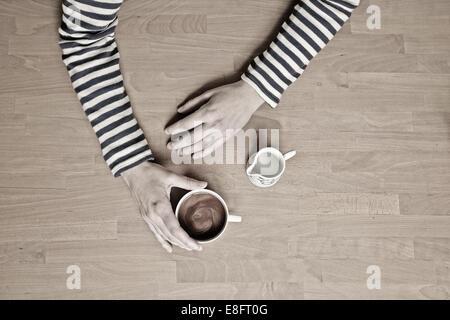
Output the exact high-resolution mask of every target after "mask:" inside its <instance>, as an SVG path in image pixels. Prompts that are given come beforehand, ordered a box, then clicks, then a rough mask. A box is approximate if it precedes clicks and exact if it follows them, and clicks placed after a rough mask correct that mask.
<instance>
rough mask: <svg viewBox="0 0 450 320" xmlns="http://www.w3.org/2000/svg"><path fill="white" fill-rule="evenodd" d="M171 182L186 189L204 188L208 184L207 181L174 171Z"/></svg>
mask: <svg viewBox="0 0 450 320" xmlns="http://www.w3.org/2000/svg"><path fill="white" fill-rule="evenodd" d="M170 182H171V184H172V185H173V186H175V187H179V188H182V189H185V190H195V189H204V188H206V186H207V185H208V183H207V182H206V181H199V180H195V179H193V178H189V177H186V176H182V175H179V174H176V173H173V174H172V175H171V178H170Z"/></svg>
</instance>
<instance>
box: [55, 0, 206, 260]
mask: <svg viewBox="0 0 450 320" xmlns="http://www.w3.org/2000/svg"><path fill="white" fill-rule="evenodd" d="M121 4H122V0H63V17H62V25H61V28H60V30H59V34H60V36H61V41H60V46H61V48H62V50H63V60H64V63H65V64H66V66H67V70H68V71H69V75H70V79H71V80H72V84H73V87H74V89H75V91H76V92H77V95H78V98H79V99H80V102H81V104H82V105H83V109H84V111H85V113H86V115H87V117H88V119H89V121H90V122H91V125H92V127H93V128H94V131H95V133H96V135H97V137H98V139H99V141H100V145H101V148H102V152H103V157H104V158H105V160H106V163H107V164H108V166H109V168H110V169H111V171H112V173H113V174H114V176H116V177H117V176H119V175H121V174H122V177H123V179H124V181H125V183H126V184H127V186H128V188H129V189H130V192H131V194H132V196H133V198H134V199H135V201H136V203H137V205H138V207H139V211H140V212H141V215H142V217H143V219H144V221H145V222H146V223H147V225H148V227H149V228H150V230H151V231H152V232H153V233H154V234H155V237H156V239H157V240H158V241H159V243H160V244H161V245H162V246H163V248H164V249H166V250H167V251H169V252H172V245H177V246H179V247H181V248H183V249H186V250H201V247H200V246H199V245H198V243H197V242H196V241H194V240H193V239H191V238H190V237H189V235H188V234H187V233H186V232H185V231H184V230H183V229H182V228H181V227H180V224H179V223H178V220H177V219H176V217H175V215H174V213H173V210H172V207H171V205H170V190H171V189H172V187H174V186H177V187H180V188H185V189H188V190H191V189H199V188H205V187H206V182H203V181H197V180H194V179H190V178H187V177H184V176H180V175H177V174H175V173H172V172H170V171H168V170H166V169H165V168H163V167H161V166H159V165H157V164H155V163H153V162H148V161H146V160H151V159H153V157H152V153H151V151H150V148H149V146H148V143H147V140H146V139H145V136H144V133H143V132H142V130H141V128H140V127H139V125H138V123H137V121H136V119H135V118H134V115H133V110H132V109H131V105H130V100H129V98H128V95H127V93H126V91H125V88H124V85H123V77H122V74H121V73H120V68H119V51H118V50H117V45H116V41H115V38H114V32H115V29H116V26H117V12H118V11H119V8H120V5H121Z"/></svg>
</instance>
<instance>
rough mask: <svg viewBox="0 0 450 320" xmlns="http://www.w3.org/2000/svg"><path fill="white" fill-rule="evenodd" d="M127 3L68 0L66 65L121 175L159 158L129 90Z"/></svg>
mask: <svg viewBox="0 0 450 320" xmlns="http://www.w3.org/2000/svg"><path fill="white" fill-rule="evenodd" d="M121 4H122V0H63V4H62V8H63V16H62V24H61V28H60V29H59V34H60V43H59V44H60V47H61V48H62V52H63V61H64V63H65V65H66V66H67V70H68V72H69V76H70V79H71V81H72V84H73V87H74V89H75V91H76V93H77V95H78V98H79V99H80V102H81V104H82V106H83V110H84V112H85V113H86V115H87V117H88V119H89V121H90V123H91V125H92V127H93V129H94V131H95V134H96V135H97V137H98V140H99V142H100V146H101V149H102V152H103V157H104V159H105V161H106V163H107V164H108V166H109V168H110V169H111V171H112V173H113V174H114V176H115V177H117V176H120V174H121V173H122V172H123V171H125V170H127V169H129V168H132V167H134V166H136V165H137V164H139V163H141V162H143V161H146V160H152V159H153V156H152V153H151V150H150V148H149V146H148V142H147V140H146V138H145V136H144V133H143V131H142V130H141V128H140V127H139V124H138V123H137V121H136V119H135V117H134V115H133V110H132V108H131V104H130V100H129V98H128V95H127V93H126V91H125V87H124V84H123V77H122V74H121V72H120V67H119V51H118V48H117V45H116V41H115V28H116V26H117V12H118V11H119V9H120V6H121Z"/></svg>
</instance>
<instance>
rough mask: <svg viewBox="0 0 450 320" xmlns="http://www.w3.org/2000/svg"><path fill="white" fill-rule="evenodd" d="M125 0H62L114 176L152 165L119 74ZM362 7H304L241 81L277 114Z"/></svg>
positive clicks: (325, 3)
mask: <svg viewBox="0 0 450 320" xmlns="http://www.w3.org/2000/svg"><path fill="white" fill-rule="evenodd" d="M122 2H123V0H63V5H62V7H63V16H62V24H61V28H60V29H59V34H60V47H61V48H62V51H63V61H64V63H65V65H66V66H67V70H68V72H69V76H70V79H71V81H72V84H73V87H74V89H75V91H76V93H77V95H78V98H79V100H80V102H81V104H82V106H83V110H84V111H85V113H86V115H87V117H88V119H89V121H90V123H91V125H92V127H93V129H94V131H95V133H96V135H97V137H98V139H99V142H100V146H101V149H102V153H103V157H104V159H105V161H106V163H107V164H108V166H109V168H110V169H111V171H112V173H113V174H114V176H116V177H117V176H120V174H121V173H122V172H123V171H125V170H127V169H129V168H132V167H134V166H136V165H138V164H139V163H141V162H143V161H147V160H152V159H153V156H152V152H151V150H150V147H149V145H148V142H147V140H146V138H145V136H144V133H143V132H142V129H141V128H140V127H139V124H138V123H137V121H136V119H135V117H134V115H133V111H132V108H131V104H130V100H129V98H128V95H127V93H126V90H125V87H124V83H123V77H122V74H121V72H120V68H119V57H120V56H119V51H118V48H117V44H116V41H115V29H116V27H117V23H118V20H117V13H118V11H119V9H120V6H121V4H122ZM358 4H359V0H300V1H299V3H298V4H297V5H296V6H295V8H294V12H293V13H292V15H291V16H290V17H289V18H288V20H287V21H286V22H285V23H284V24H283V26H282V29H281V31H280V33H279V34H278V36H277V38H276V39H275V40H274V42H273V43H272V44H271V45H270V47H269V48H268V49H267V51H265V52H264V53H262V54H261V55H259V56H258V57H256V58H255V60H254V61H253V62H252V63H251V65H250V66H249V68H248V70H247V71H246V72H245V73H244V74H243V75H242V79H243V80H244V81H246V82H247V83H249V84H250V85H251V86H252V87H253V88H254V89H255V90H256V91H257V92H258V94H259V95H260V96H261V97H262V98H263V99H264V100H265V101H266V102H267V103H268V104H269V105H270V106H272V107H275V106H276V105H277V104H278V103H279V101H280V98H281V95H282V94H283V92H284V91H285V90H286V89H287V87H288V86H289V85H291V84H292V83H293V82H294V81H295V80H296V79H297V78H298V77H299V76H300V75H301V74H302V73H303V71H304V70H305V68H306V66H307V65H308V64H309V62H310V61H311V60H312V58H313V57H314V56H315V55H316V54H317V53H318V52H319V51H320V50H321V49H322V48H323V47H325V45H326V44H327V43H328V42H329V41H330V40H331V39H332V38H333V37H334V35H335V34H336V33H337V31H339V29H340V28H341V27H342V25H343V24H344V23H345V21H346V20H347V19H348V18H349V17H350V15H351V13H352V11H353V9H355V8H356V6H357V5H358Z"/></svg>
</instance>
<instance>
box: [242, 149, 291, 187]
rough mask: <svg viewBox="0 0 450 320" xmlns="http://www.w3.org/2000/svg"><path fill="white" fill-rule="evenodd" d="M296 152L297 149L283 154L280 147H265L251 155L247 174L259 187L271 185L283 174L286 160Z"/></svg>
mask: <svg viewBox="0 0 450 320" xmlns="http://www.w3.org/2000/svg"><path fill="white" fill-rule="evenodd" d="M296 153H297V152H296V151H290V152H288V153H286V154H284V155H283V154H282V153H281V152H280V151H279V150H278V149H275V148H272V147H268V148H263V149H261V150H259V151H258V152H257V153H255V154H253V155H251V156H250V158H249V160H248V164H247V176H248V178H249V179H250V181H251V182H252V183H253V184H254V185H255V186H257V187H261V188H267V187H271V186H273V185H274V184H275V183H277V182H278V180H280V178H281V176H282V175H283V173H284V170H285V169H286V161H287V160H289V159H290V158H292V157H293V156H295V155H296Z"/></svg>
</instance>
